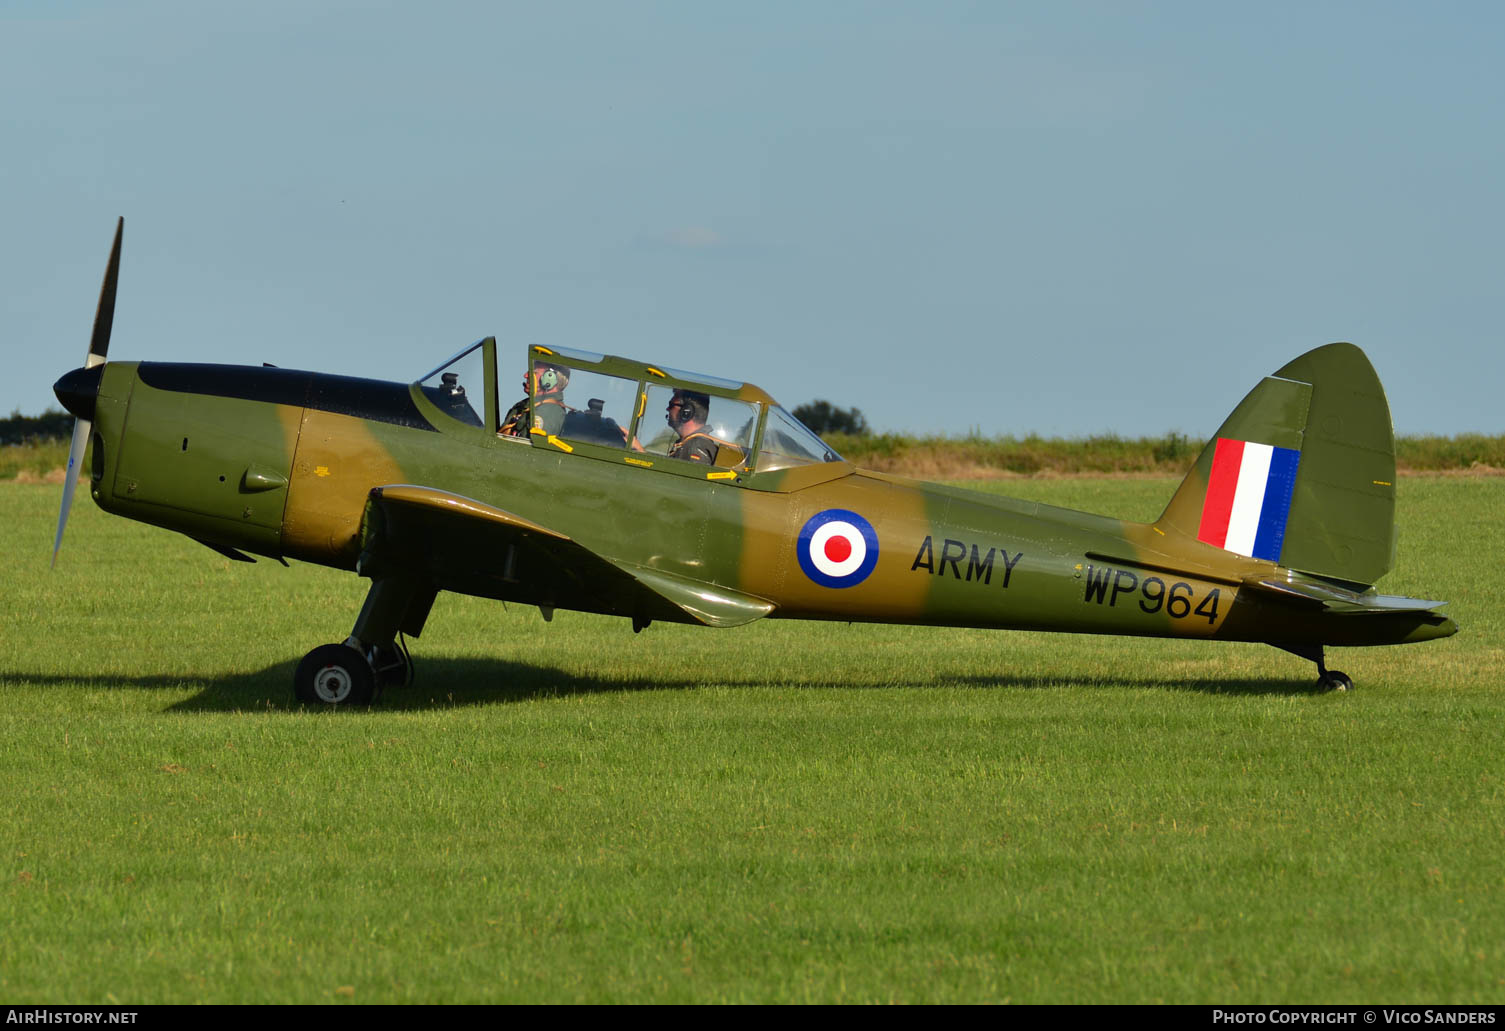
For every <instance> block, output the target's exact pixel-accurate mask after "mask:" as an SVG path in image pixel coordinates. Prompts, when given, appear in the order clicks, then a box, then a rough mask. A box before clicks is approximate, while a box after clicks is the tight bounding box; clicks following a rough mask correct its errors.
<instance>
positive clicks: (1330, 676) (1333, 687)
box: [1317, 669, 1353, 691]
mask: <svg viewBox="0 0 1505 1031" xmlns="http://www.w3.org/2000/svg"><path fill="white" fill-rule="evenodd" d="M1317 685H1318V686H1319V687H1322V688H1324V689H1325V690H1328V691H1352V690H1353V678H1352V677H1350V676H1349V675H1348V674H1347V673H1342V672H1339V671H1338V670H1335V669H1330V670H1328V671H1327V675H1326V676H1324V677H1321V678H1319V679H1318V680H1317Z"/></svg>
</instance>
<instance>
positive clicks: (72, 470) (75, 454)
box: [52, 419, 94, 569]
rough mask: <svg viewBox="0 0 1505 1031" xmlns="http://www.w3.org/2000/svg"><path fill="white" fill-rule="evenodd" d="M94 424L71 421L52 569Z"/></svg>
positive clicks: (78, 420) (54, 567)
mask: <svg viewBox="0 0 1505 1031" xmlns="http://www.w3.org/2000/svg"><path fill="white" fill-rule="evenodd" d="M93 428H94V424H93V423H92V422H90V421H89V420H88V419H74V420H73V446H72V447H70V448H69V449H68V474H67V479H65V480H64V481H63V507H62V508H61V509H59V510H58V514H57V536H56V537H54V538H53V539H52V568H53V569H56V568H57V553H58V549H59V548H61V547H62V546H63V528H64V527H65V526H67V525H68V511H69V509H71V508H72V507H73V489H74V488H75V487H77V486H78V472H79V465H80V463H81V462H82V461H83V459H84V448H85V447H87V446H88V444H89V431H90V430H91V429H93Z"/></svg>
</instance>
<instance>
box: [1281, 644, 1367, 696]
mask: <svg viewBox="0 0 1505 1031" xmlns="http://www.w3.org/2000/svg"><path fill="white" fill-rule="evenodd" d="M1275 647H1277V648H1279V649H1281V650H1282V651H1287V652H1290V653H1291V654H1292V655H1299V656H1300V657H1301V658H1303V659H1306V660H1308V661H1309V662H1315V663H1316V664H1317V686H1318V687H1319V688H1321V689H1322V690H1324V691H1352V690H1353V678H1352V677H1350V676H1349V675H1348V674H1347V673H1344V672H1341V671H1340V670H1336V669H1328V668H1327V661H1326V659H1325V658H1324V656H1323V654H1322V645H1320V644H1316V645H1297V646H1294V647H1293V646H1290V645H1284V644H1278V645H1276V646H1275Z"/></svg>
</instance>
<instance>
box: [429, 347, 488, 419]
mask: <svg viewBox="0 0 1505 1031" xmlns="http://www.w3.org/2000/svg"><path fill="white" fill-rule="evenodd" d="M485 343H486V341H484V340H477V341H476V342H475V343H473V344H471V345H470V346H469V347H467V348H465V350H463V351H461V352H460V353H459V354H457V355H455V356H454V357H453V358H451V359H450V360H449V361H447V362H445V363H444V364H443V365H441V366H439V367H438V368H437V369H435V370H434V371H433V372H431V373H429V374H428V375H427V376H425V377H423V379H421V380H419V381H418V388H419V389H420V390H422V391H423V393H424V396H425V397H427V398H428V399H429V400H430V401H432V402H434V406H435V407H436V408H438V409H439V410H440V411H441V412H443V413H444V414H445V415H448V416H450V417H451V418H453V419H458V420H459V421H460V422H463V423H465V425H467V426H481V425H483V422H482V420H481V417H480V416H479V415H477V414H476V410H475V408H473V407H472V406H471V396H470V395H467V393H466V390H465V388H466V387H467V386H469V387H470V388H471V390H472V391H474V397H475V399H476V400H477V401H478V402H479V403H480V404H481V406H482V407H485V404H486V402H485V400H484V399H485V397H486V386H485V379H486V356H485V352H484V350H483V349H482V345H483V344H485Z"/></svg>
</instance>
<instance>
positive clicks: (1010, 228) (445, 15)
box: [0, 0, 1505, 436]
mask: <svg viewBox="0 0 1505 1031" xmlns="http://www.w3.org/2000/svg"><path fill="white" fill-rule="evenodd" d="M1502 53H1505V6H1502V5H1499V4H1490V3H1451V4H1428V5H1423V4H1409V5H1399V4H1387V3H1353V4H1347V3H1318V4H1312V3H1301V4H1280V3H1273V4H1260V5H1253V4H1208V3H1185V4H1172V3H1130V2H1112V3H1100V4H1098V3H1070V2H1050V3H1018V4H1013V3H1001V2H1000V3H986V4H945V3H912V4H884V3H871V2H868V3H836V2H804V3H783V2H770V0H765V2H760V3H756V4H742V5H733V4H725V3H719V4H718V3H704V2H699V3H628V2H613V3H589V4H587V3H549V4H521V3H495V2H493V3H443V2H439V3H426V4H423V5H418V4H381V3H346V2H323V0H298V2H296V3H287V2H280V0H268V2H261V3H257V4H245V5H232V4H203V3H197V2H161V0H151V2H141V3H90V2H68V0H48V2H41V0H24V2H15V0H0V183H3V189H0V276H3V283H4V287H3V288H0V346H3V348H4V355H5V359H4V360H5V370H6V371H5V375H4V376H3V377H0V410H3V411H4V412H9V411H11V410H13V409H17V408H19V409H20V410H22V411H23V412H28V413H35V412H39V411H41V410H42V409H43V408H44V407H47V406H48V405H49V404H51V403H53V398H52V394H51V384H52V382H53V381H54V380H55V379H56V378H57V377H58V376H59V375H60V374H61V373H62V372H64V371H66V370H67V369H69V368H72V367H74V366H76V365H78V364H80V363H81V361H82V359H83V355H84V352H85V350H86V349H87V342H88V335H89V328H90V324H91V322H92V319H93V313H94V304H95V300H96V298H97V294H98V289H99V280H100V276H101V274H102V272H103V267H104V260H105V256H106V252H107V249H108V245H109V239H110V234H111V232H112V231H113V228H114V220H115V217H116V216H117V215H124V216H125V219H126V234H125V248H124V259H123V267H122V273H121V285H120V300H119V307H118V309H117V314H116V321H115V334H114V338H113V342H112V345H111V354H110V356H111V357H112V358H119V359H130V358H144V359H157V360H172V361H210V362H229V363H243V364H259V363H261V362H264V361H265V362H272V363H274V364H277V365H283V366H293V367H305V368H312V369H316V370H320V371H328V372H343V373H348V374H355V375H367V376H373V377H378V378H384V379H398V380H408V379H412V378H414V377H416V376H418V375H419V374H421V373H422V372H424V371H427V370H428V369H429V368H432V367H433V366H434V365H435V364H437V363H438V362H439V361H440V360H441V359H442V358H443V357H445V356H447V355H448V354H450V353H452V352H454V351H455V350H457V349H459V348H460V347H461V346H463V345H464V344H466V343H468V342H470V341H472V340H474V339H477V338H479V337H481V336H486V335H490V334H495V335H496V336H497V338H498V340H499V341H500V342H501V344H502V347H503V356H504V361H510V362H512V363H513V364H515V365H516V367H517V368H518V369H519V370H520V369H521V364H522V349H523V347H524V346H526V345H527V344H531V343H543V344H558V345H563V346H568V347H577V348H586V349H590V350H597V351H605V352H609V353H615V354H623V355H629V356H634V357H639V358H643V359H647V360H651V361H655V362H659V363H663V364H668V365H671V366H676V367H679V368H687V369H696V370H700V371H703V372H709V373H716V374H719V375H723V376H728V377H731V378H737V379H746V380H750V381H752V382H755V383H758V384H759V385H761V386H763V387H765V388H766V389H768V390H770V391H771V392H772V393H773V394H774V395H775V396H776V397H778V398H780V399H781V400H782V401H783V402H784V403H785V404H786V405H788V406H790V407H793V406H794V405H797V404H799V403H801V402H804V401H807V400H810V399H812V398H817V397H821V398H827V399H829V400H831V401H833V402H835V403H836V404H839V405H843V406H849V405H855V406H857V407H859V408H861V409H862V410H863V411H864V412H865V413H866V414H867V415H868V417H869V420H870V421H871V422H872V423H873V424H874V426H875V427H877V428H880V429H891V430H909V431H920V432H952V433H958V432H967V431H970V430H973V429H976V430H979V431H981V432H983V433H985V434H1001V433H1014V434H1023V433H1028V432H1040V433H1045V434H1053V435H1085V434H1090V433H1100V432H1110V431H1111V432H1118V433H1123V434H1135V435H1137V434H1143V433H1161V432H1164V431H1167V430H1172V429H1175V430H1180V431H1183V432H1186V433H1189V434H1192V435H1194V436H1206V435H1208V434H1210V433H1211V432H1212V431H1213V430H1214V429H1216V427H1217V424H1218V423H1219V422H1220V421H1221V419H1222V417H1223V416H1224V415H1225V414H1226V413H1227V412H1228V411H1229V410H1230V409H1231V408H1232V407H1233V405H1234V404H1235V403H1236V402H1237V401H1238V399H1239V398H1240V397H1242V396H1243V394H1244V393H1245V392H1246V391H1247V390H1248V389H1249V388H1250V387H1251V386H1253V384H1254V382H1255V381H1256V380H1257V379H1258V378H1259V377H1260V376H1262V375H1265V374H1267V373H1269V372H1271V371H1273V370H1274V369H1276V368H1278V367H1279V366H1280V365H1282V364H1284V363H1285V362H1286V361H1287V360H1289V359H1290V358H1292V357H1294V356H1295V355H1297V354H1299V353H1301V352H1302V351H1305V350H1307V349H1309V348H1311V347H1315V346H1317V345H1319V344H1323V343H1327V342H1329V341H1332V340H1351V341H1353V342H1354V343H1357V344H1359V345H1360V346H1361V347H1363V348H1364V349H1365V350H1366V351H1367V352H1368V353H1369V355H1370V358H1371V359H1372V360H1373V361H1374V363H1375V365H1376V367H1377V368H1378V370H1379V373H1380V376H1381V379H1382V380H1383V381H1384V383H1385V385H1386V388H1387V392H1388V394H1389V397H1390V402H1391V408H1392V412H1393V414H1394V420H1395V425H1396V429H1397V431H1399V432H1403V433H1418V432H1438V433H1458V432H1464V431H1482V432H1489V433H1501V432H1505V414H1502V412H1505V407H1502V405H1501V403H1500V393H1501V388H1502V386H1505V357H1502V350H1505V348H1502V346H1501V344H1502V341H1501V307H1502V306H1501V296H1502V283H1505V200H1502V188H1501V184H1502V183H1505V71H1502V65H1505V62H1502V61H1501V60H1500V55H1501V54H1502ZM514 378H515V377H514V376H513V375H512V374H511V372H510V371H509V372H508V374H507V376H506V382H508V383H509V385H510V382H511V380H512V379H514Z"/></svg>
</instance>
